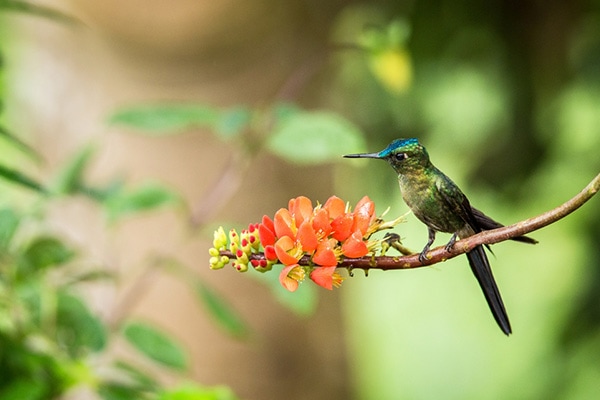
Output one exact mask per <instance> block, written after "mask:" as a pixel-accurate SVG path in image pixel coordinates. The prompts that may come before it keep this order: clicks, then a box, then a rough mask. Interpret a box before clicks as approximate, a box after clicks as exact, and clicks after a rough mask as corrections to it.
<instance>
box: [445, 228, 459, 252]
mask: <svg viewBox="0 0 600 400" xmlns="http://www.w3.org/2000/svg"><path fill="white" fill-rule="evenodd" d="M457 237H458V235H457V234H456V233H454V234H453V235H452V237H451V238H450V240H449V241H448V243H446V246H444V250H446V251H447V252H448V253H450V252H451V251H452V247H453V246H454V243H456V238H457Z"/></svg>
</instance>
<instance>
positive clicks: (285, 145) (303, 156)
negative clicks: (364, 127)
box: [267, 112, 366, 164]
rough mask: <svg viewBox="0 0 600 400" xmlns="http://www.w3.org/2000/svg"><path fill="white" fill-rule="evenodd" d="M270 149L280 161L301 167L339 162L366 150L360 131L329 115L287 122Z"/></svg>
mask: <svg viewBox="0 0 600 400" xmlns="http://www.w3.org/2000/svg"><path fill="white" fill-rule="evenodd" d="M267 146H268V149H269V150H270V151H271V152H273V153H274V154H276V155H278V156H279V157H281V158H283V159H285V160H288V161H292V162H296V163H299V164H317V163H323V162H332V161H337V160H339V159H340V158H341V156H342V155H344V154H347V153H356V152H358V151H363V149H364V148H365V147H366V145H365V141H364V138H363V136H362V133H361V132H360V130H359V129H358V128H356V127H355V126H354V125H353V124H352V123H350V122H349V121H348V120H346V119H344V118H342V117H341V116H339V115H337V114H333V113H328V112H300V113H296V114H294V115H291V116H289V117H287V118H285V119H284V120H283V121H282V123H281V124H279V126H278V127H276V129H275V132H274V133H273V135H272V136H271V137H270V138H269V140H268V142H267Z"/></svg>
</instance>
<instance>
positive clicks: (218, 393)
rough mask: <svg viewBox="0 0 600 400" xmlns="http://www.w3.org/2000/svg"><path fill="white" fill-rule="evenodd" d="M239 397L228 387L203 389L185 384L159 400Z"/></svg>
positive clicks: (162, 395) (163, 394)
mask: <svg viewBox="0 0 600 400" xmlns="http://www.w3.org/2000/svg"><path fill="white" fill-rule="evenodd" d="M237 399H238V397H237V396H236V395H235V394H234V393H233V391H232V390H231V389H230V388H228V387H226V386H215V387H202V386H198V385H196V384H192V383H185V384H183V385H181V386H179V387H175V388H173V389H168V390H166V391H164V392H163V393H162V394H161V395H160V397H159V398H158V400H237Z"/></svg>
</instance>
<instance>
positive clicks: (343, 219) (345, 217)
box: [331, 214, 354, 242]
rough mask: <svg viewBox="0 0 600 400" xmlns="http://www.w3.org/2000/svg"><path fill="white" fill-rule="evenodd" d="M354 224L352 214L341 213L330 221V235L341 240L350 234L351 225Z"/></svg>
mask: <svg viewBox="0 0 600 400" xmlns="http://www.w3.org/2000/svg"><path fill="white" fill-rule="evenodd" d="M353 224H354V215H352V214H342V215H340V216H339V217H337V218H336V219H334V220H333V221H331V229H333V231H332V232H333V233H332V234H331V236H332V237H333V238H335V239H337V240H339V241H340V242H343V241H344V240H346V238H348V236H350V235H351V234H352V225H353Z"/></svg>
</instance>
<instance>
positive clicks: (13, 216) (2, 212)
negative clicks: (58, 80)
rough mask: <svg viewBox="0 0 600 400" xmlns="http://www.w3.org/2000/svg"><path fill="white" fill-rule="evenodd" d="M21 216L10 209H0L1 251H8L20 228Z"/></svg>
mask: <svg viewBox="0 0 600 400" xmlns="http://www.w3.org/2000/svg"><path fill="white" fill-rule="evenodd" d="M19 222H20V216H19V215H17V213H15V211H14V210H11V209H10V208H4V209H0V249H1V250H7V249H8V247H9V245H10V242H11V240H12V238H13V236H14V234H15V232H16V230H17V228H18V227H19Z"/></svg>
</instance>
